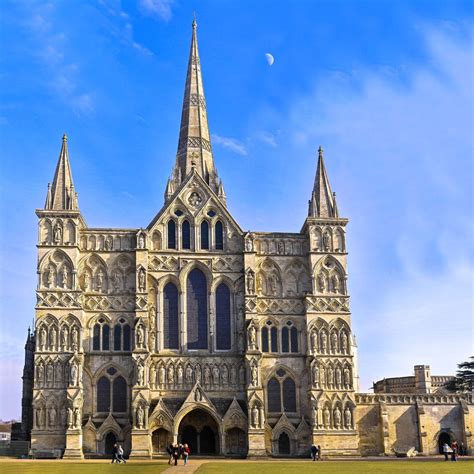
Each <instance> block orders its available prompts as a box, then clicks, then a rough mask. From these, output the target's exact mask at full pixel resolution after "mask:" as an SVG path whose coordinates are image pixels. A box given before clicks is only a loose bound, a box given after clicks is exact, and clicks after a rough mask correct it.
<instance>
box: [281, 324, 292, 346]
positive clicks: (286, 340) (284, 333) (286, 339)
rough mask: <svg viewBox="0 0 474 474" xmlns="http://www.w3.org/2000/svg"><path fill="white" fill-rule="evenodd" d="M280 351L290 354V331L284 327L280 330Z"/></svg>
mask: <svg viewBox="0 0 474 474" xmlns="http://www.w3.org/2000/svg"><path fill="white" fill-rule="evenodd" d="M281 351H282V352H290V330H289V328H287V327H286V326H285V327H284V328H283V329H282V330H281Z"/></svg>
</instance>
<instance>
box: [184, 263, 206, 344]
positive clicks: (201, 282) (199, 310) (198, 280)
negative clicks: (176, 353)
mask: <svg viewBox="0 0 474 474" xmlns="http://www.w3.org/2000/svg"><path fill="white" fill-rule="evenodd" d="M186 292H187V307H186V310H187V339H188V349H207V281H206V276H205V275H204V273H203V272H202V271H201V270H198V269H197V268H195V269H194V270H192V271H191V272H190V273H189V275H188V281H187V285H186Z"/></svg>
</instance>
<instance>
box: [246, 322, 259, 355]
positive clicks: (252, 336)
mask: <svg viewBox="0 0 474 474" xmlns="http://www.w3.org/2000/svg"><path fill="white" fill-rule="evenodd" d="M248 334H249V335H248V339H249V349H251V350H253V349H256V348H257V330H256V329H255V326H253V325H250V327H249V332H248Z"/></svg>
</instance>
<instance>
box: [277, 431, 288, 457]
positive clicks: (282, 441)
mask: <svg viewBox="0 0 474 474" xmlns="http://www.w3.org/2000/svg"><path fill="white" fill-rule="evenodd" d="M278 454H279V455H280V456H289V454H290V437H289V436H288V435H287V434H286V433H285V432H283V433H282V434H281V435H280V437H279V438H278Z"/></svg>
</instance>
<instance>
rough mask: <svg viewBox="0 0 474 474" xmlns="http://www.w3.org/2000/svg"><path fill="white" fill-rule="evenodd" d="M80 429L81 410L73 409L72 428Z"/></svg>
mask: <svg viewBox="0 0 474 474" xmlns="http://www.w3.org/2000/svg"><path fill="white" fill-rule="evenodd" d="M80 427H81V410H80V408H75V409H74V428H76V429H80Z"/></svg>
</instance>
